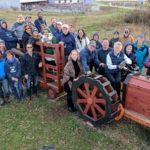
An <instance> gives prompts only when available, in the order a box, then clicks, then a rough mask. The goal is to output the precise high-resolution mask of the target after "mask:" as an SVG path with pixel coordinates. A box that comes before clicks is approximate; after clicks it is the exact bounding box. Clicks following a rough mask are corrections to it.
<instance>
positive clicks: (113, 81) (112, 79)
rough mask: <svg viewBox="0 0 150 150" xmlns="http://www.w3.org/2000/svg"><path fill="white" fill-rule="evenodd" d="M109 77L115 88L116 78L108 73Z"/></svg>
mask: <svg viewBox="0 0 150 150" xmlns="http://www.w3.org/2000/svg"><path fill="white" fill-rule="evenodd" d="M106 77H107V79H108V80H109V81H110V83H111V85H112V86H113V88H114V89H115V78H114V75H113V74H106Z"/></svg>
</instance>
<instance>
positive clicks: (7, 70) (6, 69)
mask: <svg viewBox="0 0 150 150" xmlns="http://www.w3.org/2000/svg"><path fill="white" fill-rule="evenodd" d="M5 73H6V76H7V77H8V79H11V77H12V75H11V73H10V71H9V67H8V65H7V63H5Z"/></svg>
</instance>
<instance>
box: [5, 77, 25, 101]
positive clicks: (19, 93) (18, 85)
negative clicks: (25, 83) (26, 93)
mask: <svg viewBox="0 0 150 150" xmlns="http://www.w3.org/2000/svg"><path fill="white" fill-rule="evenodd" d="M8 82H9V86H10V88H11V90H12V93H13V95H14V97H15V98H17V99H22V98H23V88H22V81H21V80H20V79H19V80H18V82H16V81H13V80H11V79H9V80H8Z"/></svg>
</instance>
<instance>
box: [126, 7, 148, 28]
mask: <svg viewBox="0 0 150 150" xmlns="http://www.w3.org/2000/svg"><path fill="white" fill-rule="evenodd" d="M124 21H125V22H126V23H135V24H141V23H142V24H144V25H148V26H150V11H149V10H134V11H132V12H131V13H130V14H128V15H126V16H125V18H124Z"/></svg>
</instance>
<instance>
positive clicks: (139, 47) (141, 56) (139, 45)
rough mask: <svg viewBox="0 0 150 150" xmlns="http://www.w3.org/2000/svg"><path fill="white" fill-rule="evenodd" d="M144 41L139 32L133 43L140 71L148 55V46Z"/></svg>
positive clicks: (142, 35)
mask: <svg viewBox="0 0 150 150" xmlns="http://www.w3.org/2000/svg"><path fill="white" fill-rule="evenodd" d="M144 41H145V37H144V34H139V35H138V36H137V41H136V42H135V43H134V44H133V48H134V52H135V55H136V60H137V65H138V67H139V68H140V71H142V69H143V67H144V64H145V62H146V61H147V58H148V55H149V51H148V49H149V48H148V46H147V45H146V44H145V42H144Z"/></svg>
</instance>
